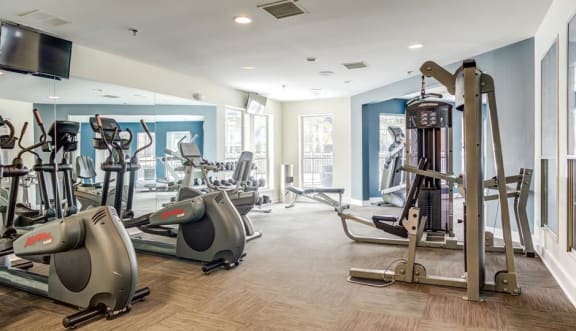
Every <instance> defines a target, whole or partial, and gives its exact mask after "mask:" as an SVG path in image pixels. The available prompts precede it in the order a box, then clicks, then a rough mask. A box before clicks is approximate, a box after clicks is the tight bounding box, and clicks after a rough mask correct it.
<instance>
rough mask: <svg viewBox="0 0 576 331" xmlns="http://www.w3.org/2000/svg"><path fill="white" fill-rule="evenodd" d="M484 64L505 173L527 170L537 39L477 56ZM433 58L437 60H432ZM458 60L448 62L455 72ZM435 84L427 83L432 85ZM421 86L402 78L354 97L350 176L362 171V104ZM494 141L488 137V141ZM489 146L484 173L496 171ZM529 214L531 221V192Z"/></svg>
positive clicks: (356, 190)
mask: <svg viewBox="0 0 576 331" xmlns="http://www.w3.org/2000/svg"><path fill="white" fill-rule="evenodd" d="M474 58H475V59H476V62H477V63H478V65H479V66H480V68H481V69H482V70H483V71H484V72H486V73H488V74H490V75H492V76H493V77H494V80H495V84H496V99H497V105H498V115H499V119H500V131H501V137H502V144H503V146H502V147H503V152H504V166H505V170H506V173H507V174H514V173H517V172H518V170H519V169H520V168H521V167H523V168H530V169H534V144H535V142H534V139H535V138H534V129H533V128H534V39H533V38H530V39H526V40H523V41H520V42H517V43H515V44H511V45H508V46H505V47H502V48H499V49H496V50H493V51H490V52H487V53H484V54H481V55H478V56H475V57H474ZM432 60H433V59H432ZM459 65H460V63H454V64H451V65H448V66H447V69H448V70H450V71H452V72H453V71H455V70H456V69H457V68H458V66H459ZM431 86H433V85H432V84H429V87H431ZM419 89H420V76H419V75H416V76H414V77H411V78H408V79H405V80H402V81H398V82H395V83H392V84H389V85H386V86H384V87H381V88H377V89H374V90H371V91H368V92H365V93H362V94H358V95H355V96H353V97H352V98H351V114H350V122H351V126H352V130H351V131H352V137H351V140H352V158H351V159H352V166H351V169H352V178H359V176H361V174H362V163H363V160H362V105H363V104H367V103H373V102H381V101H384V100H388V99H392V98H396V97H399V96H403V95H406V94H409V93H413V92H416V91H418V90H419ZM488 142H489V144H488V145H490V140H488ZM490 153H491V149H488V150H487V162H486V169H487V171H486V174H485V177H489V176H492V175H494V171H493V168H494V167H493V162H492V155H491V154H490ZM352 198H353V199H358V200H361V199H362V181H361V180H354V181H352ZM495 209H496V206H494V208H488V211H489V212H488V213H487V218H486V220H487V223H488V225H489V226H492V224H493V219H496V218H498V217H497V215H496V214H495ZM528 209H529V210H528V214H529V216H530V219H531V220H532V219H533V197H532V195H531V197H530V201H529V206H528Z"/></svg>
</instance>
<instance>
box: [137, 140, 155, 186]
mask: <svg viewBox="0 0 576 331" xmlns="http://www.w3.org/2000/svg"><path fill="white" fill-rule="evenodd" d="M150 134H151V135H152V145H151V146H150V147H148V148H146V149H144V150H143V151H142V152H140V153H139V154H138V162H139V163H140V170H138V175H137V177H138V181H155V180H156V134H155V133H154V132H151V133H150ZM149 139H150V138H148V135H147V134H146V133H145V132H138V135H137V136H136V140H137V144H138V145H137V147H136V148H140V147H142V146H145V145H146V144H147V143H149Z"/></svg>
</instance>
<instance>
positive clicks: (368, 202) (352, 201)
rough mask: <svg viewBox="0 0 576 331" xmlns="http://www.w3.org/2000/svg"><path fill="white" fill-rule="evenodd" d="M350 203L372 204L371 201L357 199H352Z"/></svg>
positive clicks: (359, 204)
mask: <svg viewBox="0 0 576 331" xmlns="http://www.w3.org/2000/svg"><path fill="white" fill-rule="evenodd" d="M350 204H351V205H354V206H362V207H365V206H370V201H366V200H357V199H350Z"/></svg>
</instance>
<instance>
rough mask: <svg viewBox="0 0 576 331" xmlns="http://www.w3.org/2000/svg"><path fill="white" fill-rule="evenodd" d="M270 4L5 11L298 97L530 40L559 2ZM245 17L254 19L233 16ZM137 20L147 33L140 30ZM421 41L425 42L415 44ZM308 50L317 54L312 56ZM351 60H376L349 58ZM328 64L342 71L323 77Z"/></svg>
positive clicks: (177, 1)
mask: <svg viewBox="0 0 576 331" xmlns="http://www.w3.org/2000/svg"><path fill="white" fill-rule="evenodd" d="M271 1H272V0H270V1H268V0H242V1H239V0H218V1H215V0H212V1H207V0H204V1H200V0H162V1H158V0H122V1H118V0H98V1H78V0H51V1H45V0H18V1H15V0H0V13H1V14H0V15H1V18H4V19H9V20H12V21H16V22H18V23H22V24H25V25H30V26H33V27H36V28H40V29H42V30H46V31H48V32H51V33H54V34H56V35H59V36H62V37H65V38H68V39H70V40H72V41H74V42H77V43H80V44H83V45H86V46H89V47H93V48H97V49H101V50H105V51H109V52H112V53H116V54H120V55H125V56H127V57H130V58H134V59H137V60H140V61H144V62H148V63H151V64H156V65H159V66H162V67H166V68H170V69H174V70H177V71H182V72H184V73H187V74H191V75H198V76H203V77H205V78H209V79H212V80H214V81H217V82H220V83H223V84H226V85H229V86H232V87H235V88H238V89H242V90H246V91H254V92H258V93H262V94H264V95H268V96H269V97H272V98H276V99H280V100H297V99H310V98H315V97H335V96H347V95H353V94H356V93H359V92H362V91H366V90H369V89H372V88H376V87H379V86H382V85H385V84H387V83H390V82H393V81H396V80H398V79H402V78H405V77H407V72H408V71H415V70H417V68H418V67H419V64H421V63H422V62H423V61H425V60H429V59H432V60H435V61H438V62H440V63H445V64H446V63H450V62H454V61H457V60H460V59H462V58H465V57H470V56H474V55H476V54H479V53H482V52H485V51H488V50H491V49H494V48H498V47H501V46H504V45H506V44H509V43H512V42H516V41H519V40H522V39H525V38H528V37H531V36H533V35H534V33H535V31H536V29H537V27H538V25H539V24H540V22H541V19H542V17H543V16H544V14H545V12H546V10H547V8H548V7H549V5H550V3H551V0H442V1H430V0H396V1H394V0H354V1H351V0H300V1H299V4H301V5H302V6H303V7H305V8H306V9H307V10H308V12H309V13H308V14H305V15H301V16H296V17H290V18H285V19H281V20H277V19H275V18H274V17H272V16H271V15H269V14H268V13H266V12H264V11H263V10H261V9H258V8H257V7H256V6H257V5H258V4H261V3H266V2H271ZM35 9H40V10H43V11H45V12H47V13H50V14H52V15H55V16H57V17H59V18H62V19H64V20H66V21H69V22H71V23H69V24H65V25H61V26H56V27H54V26H48V25H44V24H42V23H40V22H39V21H38V20H34V19H27V18H22V17H19V16H18V15H19V14H21V13H24V12H27V11H30V10H35ZM238 15H248V16H250V17H251V18H252V19H253V23H252V24H250V25H246V26H241V25H238V24H236V23H234V22H233V17H235V16H238ZM129 27H135V28H137V29H139V30H140V32H139V33H138V35H137V36H136V37H133V36H132V34H131V32H129V31H128V28H129ZM416 42H418V43H423V44H424V45H425V47H424V48H422V49H418V50H409V49H408V48H407V47H408V45H410V44H412V43H416ZM309 56H314V57H318V58H319V61H318V62H315V63H308V62H306V61H305V58H306V57H309ZM352 61H365V62H366V63H367V64H368V65H369V67H368V68H366V69H359V70H356V71H349V70H347V69H345V68H344V67H343V66H342V65H341V64H342V63H345V62H352ZM242 66H254V67H256V69H255V70H243V69H241V68H240V67H242ZM324 70H330V71H333V72H335V74H334V75H333V76H331V77H324V76H320V75H319V74H318V72H320V71H324ZM345 81H351V82H350V83H345ZM283 86H285V88H283ZM318 88H320V89H322V92H321V93H320V95H318V96H314V95H313V94H312V93H311V89H318Z"/></svg>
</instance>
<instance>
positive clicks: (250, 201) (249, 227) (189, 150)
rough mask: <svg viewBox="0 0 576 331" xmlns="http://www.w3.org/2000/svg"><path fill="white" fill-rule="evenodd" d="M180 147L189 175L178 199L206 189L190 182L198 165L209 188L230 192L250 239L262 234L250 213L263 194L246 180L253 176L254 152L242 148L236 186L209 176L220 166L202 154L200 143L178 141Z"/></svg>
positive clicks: (183, 182) (237, 166)
mask: <svg viewBox="0 0 576 331" xmlns="http://www.w3.org/2000/svg"><path fill="white" fill-rule="evenodd" d="M178 148H179V149H180V155H181V156H182V158H184V159H185V160H186V162H184V166H185V167H186V171H185V174H186V175H185V177H184V180H183V181H182V187H181V188H180V190H179V191H178V196H177V197H176V200H177V201H182V200H186V199H190V198H194V197H197V196H200V195H202V194H205V193H206V192H203V191H201V190H198V189H195V188H193V187H192V186H191V185H190V184H191V183H192V170H193V169H195V168H196V169H200V170H201V172H202V178H203V180H204V182H205V183H206V187H207V188H208V190H207V192H226V194H227V195H228V197H229V198H230V200H231V201H232V203H233V204H234V207H235V208H236V210H238V213H240V216H241V217H242V223H243V224H244V231H245V232H246V240H247V241H250V240H252V239H256V238H260V237H261V236H262V233H261V232H257V231H255V230H254V225H253V223H252V220H251V219H250V216H248V213H249V212H250V211H251V210H252V209H253V208H254V206H255V205H256V204H257V203H258V198H259V194H258V191H256V190H251V191H247V190H245V189H246V182H247V181H248V179H249V178H250V171H251V169H252V159H253V154H252V152H247V151H244V152H242V154H241V155H240V158H239V159H238V161H237V162H236V167H235V169H234V173H233V175H232V180H233V181H234V183H235V186H234V187H226V186H217V185H214V183H213V182H212V181H210V180H209V178H208V173H209V172H210V171H217V167H215V166H213V165H211V164H210V163H209V162H208V161H206V160H204V159H203V158H202V154H201V153H200V149H199V148H198V145H197V144H195V143H187V142H183V141H181V142H179V143H178Z"/></svg>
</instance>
